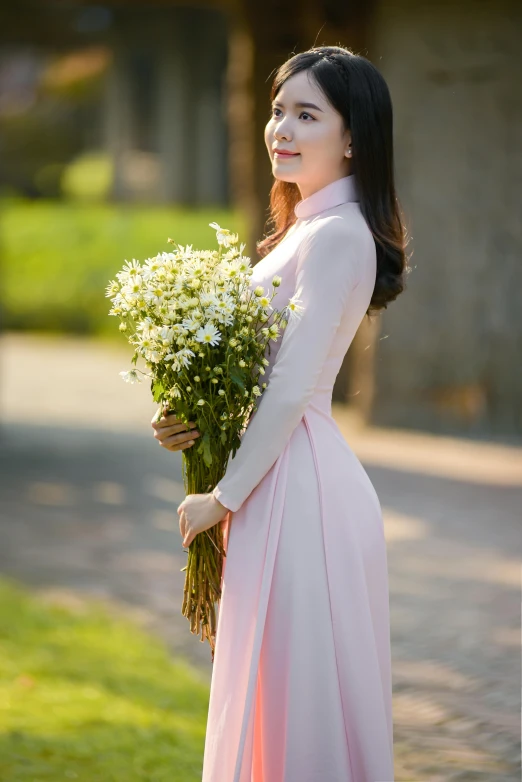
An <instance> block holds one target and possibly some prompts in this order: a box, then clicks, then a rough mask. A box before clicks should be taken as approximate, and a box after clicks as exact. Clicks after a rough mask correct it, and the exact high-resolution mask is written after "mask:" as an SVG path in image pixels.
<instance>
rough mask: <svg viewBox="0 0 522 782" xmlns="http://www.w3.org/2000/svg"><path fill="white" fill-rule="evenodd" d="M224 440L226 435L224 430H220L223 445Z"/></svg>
mask: <svg viewBox="0 0 522 782" xmlns="http://www.w3.org/2000/svg"><path fill="white" fill-rule="evenodd" d="M226 441H227V436H226V434H225V432H221V442H222V443H223V445H225V443H226Z"/></svg>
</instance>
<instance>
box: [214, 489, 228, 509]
mask: <svg viewBox="0 0 522 782" xmlns="http://www.w3.org/2000/svg"><path fill="white" fill-rule="evenodd" d="M211 496H212V499H213V500H214V503H215V504H216V507H218V508H219V509H220V510H222V511H223V513H228V511H229V508H227V506H226V505H223V503H222V502H220V501H219V500H218V498H217V497H216V495H215V494H214V493H213V492H212V494H211Z"/></svg>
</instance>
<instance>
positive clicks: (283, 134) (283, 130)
mask: <svg viewBox="0 0 522 782" xmlns="http://www.w3.org/2000/svg"><path fill="white" fill-rule="evenodd" d="M283 122H284V121H283ZM283 122H280V123H279V125H277V126H276V128H275V130H274V136H275V137H276V139H283V138H284V139H286V140H287V141H288V140H289V139H290V135H291V134H290V131H289V130H288V126H287V125H284V124H283Z"/></svg>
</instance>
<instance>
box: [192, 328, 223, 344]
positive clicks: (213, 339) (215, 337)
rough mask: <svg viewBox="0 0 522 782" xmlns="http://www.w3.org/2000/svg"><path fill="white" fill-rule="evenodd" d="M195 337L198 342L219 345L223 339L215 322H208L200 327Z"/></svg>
mask: <svg viewBox="0 0 522 782" xmlns="http://www.w3.org/2000/svg"><path fill="white" fill-rule="evenodd" d="M195 338H196V340H197V341H198V342H203V343H206V344H207V345H217V344H218V342H219V341H220V340H221V334H220V332H219V331H218V329H217V328H216V327H215V326H214V324H213V323H207V324H206V326H202V327H201V328H200V329H198V331H197V332H196V335H195Z"/></svg>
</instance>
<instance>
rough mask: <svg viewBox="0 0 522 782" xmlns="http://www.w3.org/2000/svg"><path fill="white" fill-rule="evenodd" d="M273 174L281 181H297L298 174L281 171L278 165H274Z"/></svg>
mask: <svg viewBox="0 0 522 782" xmlns="http://www.w3.org/2000/svg"><path fill="white" fill-rule="evenodd" d="M272 174H273V176H274V179H279V181H280V182H293V183H294V184H295V182H297V179H298V174H292V173H291V172H290V171H281V169H280V168H279V167H278V166H273V167H272Z"/></svg>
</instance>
